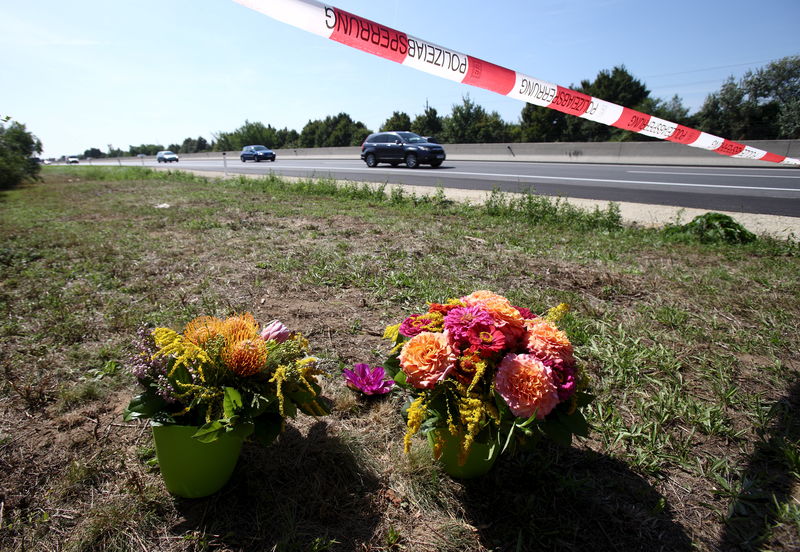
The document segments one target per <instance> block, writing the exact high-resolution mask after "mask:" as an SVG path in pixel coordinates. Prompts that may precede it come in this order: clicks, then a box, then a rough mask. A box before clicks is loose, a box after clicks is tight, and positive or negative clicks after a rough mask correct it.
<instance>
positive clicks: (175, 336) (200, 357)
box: [153, 328, 211, 380]
mask: <svg viewBox="0 0 800 552" xmlns="http://www.w3.org/2000/svg"><path fill="white" fill-rule="evenodd" d="M153 338H154V340H155V342H156V347H158V352H156V354H155V355H154V357H158V356H161V357H166V356H174V357H175V363H174V364H173V366H172V370H171V371H170V373H169V374H168V376H170V377H172V375H173V374H174V372H175V370H177V369H178V367H180V366H184V367H185V368H187V369H189V368H190V367H192V366H194V367H195V368H196V369H197V373H198V374H199V375H200V378H201V380H203V379H204V376H203V364H210V363H211V358H210V357H209V356H208V353H206V352H205V351H204V350H203V349H201V348H200V347H198V346H197V345H195V344H194V343H192V342H191V341H189V340H188V339H186V338H185V337H184V336H182V335H181V334H179V333H177V332H175V331H174V330H170V329H169V328H156V329H155V330H153Z"/></svg>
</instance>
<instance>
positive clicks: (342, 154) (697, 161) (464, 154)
mask: <svg viewBox="0 0 800 552" xmlns="http://www.w3.org/2000/svg"><path fill="white" fill-rule="evenodd" d="M745 143H746V144H747V145H749V146H753V147H756V148H760V149H763V150H766V151H769V152H772V153H775V154H778V155H786V156H788V157H795V158H800V140H751V141H745ZM443 145H444V148H445V151H446V152H447V159H449V160H451V161H529V162H540V163H622V164H631V165H690V166H720V167H736V166H739V167H763V168H769V167H778V166H783V165H776V164H775V163H767V162H765V161H754V160H751V159H734V158H732V157H728V156H725V155H719V154H717V153H714V152H711V151H708V150H702V149H699V148H691V147H688V146H684V145H682V144H674V143H672V142H525V143H510V144H443ZM275 153H276V155H277V157H278V159H359V158H360V155H361V148H360V147H359V146H354V147H338V148H284V149H276V150H275ZM225 154H226V156H227V158H228V161H229V162H234V161H235V162H237V163H238V162H239V151H229V152H225ZM180 156H181V158H185V159H222V152H218V151H215V152H203V153H182V154H180Z"/></svg>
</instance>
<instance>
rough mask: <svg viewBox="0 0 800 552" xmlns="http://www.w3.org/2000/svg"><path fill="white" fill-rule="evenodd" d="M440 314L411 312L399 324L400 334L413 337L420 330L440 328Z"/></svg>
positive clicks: (430, 330)
mask: <svg viewBox="0 0 800 552" xmlns="http://www.w3.org/2000/svg"><path fill="white" fill-rule="evenodd" d="M441 326H442V315H441V314H437V313H425V314H412V315H411V316H409V317H408V318H406V319H405V320H403V323H402V324H400V330H399V331H400V335H404V336H406V337H414V336H415V335H419V334H421V333H422V332H433V331H441V330H442V327H441Z"/></svg>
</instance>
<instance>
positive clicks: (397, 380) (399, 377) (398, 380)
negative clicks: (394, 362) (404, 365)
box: [393, 370, 408, 387]
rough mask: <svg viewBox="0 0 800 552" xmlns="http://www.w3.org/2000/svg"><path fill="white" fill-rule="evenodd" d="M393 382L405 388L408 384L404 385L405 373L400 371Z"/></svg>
mask: <svg viewBox="0 0 800 552" xmlns="http://www.w3.org/2000/svg"><path fill="white" fill-rule="evenodd" d="M393 379H394V382H395V383H396V384H397V385H399V386H400V387H406V386H407V385H408V384H407V383H406V373H405V372H403V371H402V370H398V372H397V373H396V374H395V375H394V378H393Z"/></svg>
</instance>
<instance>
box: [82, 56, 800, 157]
mask: <svg viewBox="0 0 800 552" xmlns="http://www.w3.org/2000/svg"><path fill="white" fill-rule="evenodd" d="M570 88H572V89H574V90H577V91H579V92H583V93H585V94H589V95H591V96H595V97H598V98H601V99H603V100H606V101H609V102H612V103H616V104H619V105H622V106H625V107H629V108H632V109H636V110H638V111H641V112H643V113H648V114H651V115H654V116H657V117H661V118H662V119H666V120H668V121H672V122H675V123H679V124H683V125H686V126H689V127H692V128H697V129H700V130H704V131H706V132H709V133H711V134H715V135H718V136H721V137H724V138H729V139H732V140H761V139H766V140H769V139H797V138H800V56H789V57H785V58H782V59H780V60H777V61H774V62H771V63H769V64H768V65H766V66H764V67H761V68H759V69H757V70H755V71H748V72H747V73H745V74H744V76H743V77H742V78H741V79H739V80H738V81H737V80H735V79H734V78H733V77H730V78H729V79H728V80H727V81H726V82H725V83H724V84H723V85H722V86H721V88H720V90H719V91H717V92H714V93H712V94H710V95H709V96H708V97H707V98H706V100H705V102H704V103H703V105H702V107H701V108H700V109H699V110H698V111H697V112H696V113H694V114H692V115H690V114H689V110H688V109H687V108H686V107H685V106H684V105H683V102H682V100H681V98H680V97H678V96H677V95H676V96H673V97H672V98H670V99H668V100H665V99H661V98H656V97H653V96H652V94H651V92H650V90H649V89H648V88H647V86H646V85H645V84H644V83H643V82H642V81H641V80H640V79H637V78H636V77H635V76H633V75H632V74H631V73H630V72H629V71H628V70H627V69H626V68H625V66H624V65H621V66H617V67H614V68H612V69H608V70H602V71H600V72H599V73H598V74H597V76H596V77H595V78H594V79H591V80H589V79H586V80H583V81H581V82H580V85H578V86H576V85H571V86H570ZM376 130H378V131H382V130H411V131H412V132H416V133H418V134H421V135H423V136H434V137H436V139H437V140H438V141H440V142H442V143H449V144H472V143H502V142H606V141H646V140H654V138H649V137H647V136H643V135H641V134H637V133H634V132H629V131H625V130H622V129H618V128H614V127H609V126H606V125H603V124H600V123H595V122H593V121H589V120H586V119H581V118H579V117H574V116H571V115H566V114H564V113H561V112H558V111H555V110H552V109H548V108H544V107H539V106H535V105H532V104H525V106H524V107H523V108H522V111H521V113H520V117H519V120H518V121H517V122H513V123H510V122H506V121H504V120H503V119H502V117H501V116H500V114H499V113H498V112H496V111H491V112H489V111H487V110H485V109H484V108H483V107H482V106H480V105H478V104H477V103H475V102H474V101H473V100H472V99H471V98H470V97H469V95H467V96H464V97H462V98H461V103H458V104H455V105H453V106H452V109H451V112H450V113H449V114H446V115H440V114H439V112H438V111H437V110H436V109H435V108H433V107H431V106H429V105H427V104H426V105H425V107H424V109H423V111H422V113H420V114H417V115H415V116H414V117H413V118H412V117H411V116H410V115H409V114H407V113H405V112H402V111H395V112H393V113H392V115H391V116H390V117H389V118H388V119H386V121H384V123H383V124H382V125H381V126H380V128H378V129H376ZM372 132H374V131H373V130H372V129H369V128H367V126H366V125H365V124H364V123H363V122H361V121H356V120H353V119H352V118H351V117H350V115H348V114H347V113H339V114H338V115H332V116H328V117H325V119H317V120H313V121H308V123H306V125H305V126H304V127H303V129H302V130H301V131H300V132H298V131H296V130H293V129H288V128H282V129H277V128H275V127H273V126H272V125H270V124H266V125H265V124H264V123H261V122H251V121H245V122H244V124H243V125H242V126H240V127H239V128H237V129H235V130H232V131H220V132H217V133H214V134H213V139H212V140H211V141H207V140H206V139H205V138H203V137H202V136H200V137H197V138H186V139H185V140H183V142H182V143H180V144H170V145H168V146H167V147H164V146H163V145H161V144H141V145H139V146H130V147H129V148H128V150H127V151H122V150H120V149H114V148H112V147H111V146H109V148H108V149H109V153H103V152H101V151H100V149H99V148H91V149H89V150H86V151H85V152H84V156H86V157H105V156H111V157H118V156H135V155H138V154H140V153H143V154H145V155H155V153H156V152H157V151H159V150H163V149H169V150H172V151H174V152H176V153H198V152H205V151H236V150H240V149H241V148H242V147H243V146H246V145H250V144H264V145H266V146H269V147H271V148H274V149H286V148H317V147H337V146H359V145H361V143H362V142H363V141H364V139H365V138H366V137H367V136H368V135H369V134H371V133H372Z"/></svg>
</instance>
